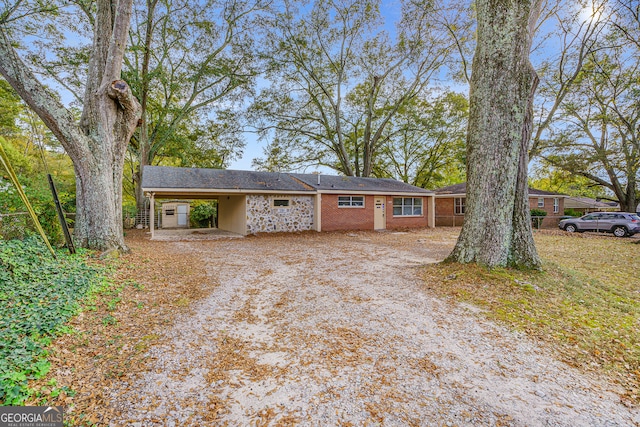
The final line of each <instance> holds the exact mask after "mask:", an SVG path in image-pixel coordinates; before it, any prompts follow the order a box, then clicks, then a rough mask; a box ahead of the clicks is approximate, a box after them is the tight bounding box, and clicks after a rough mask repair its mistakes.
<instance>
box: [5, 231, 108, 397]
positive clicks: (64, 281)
mask: <svg viewBox="0 0 640 427" xmlns="http://www.w3.org/2000/svg"><path fill="white" fill-rule="evenodd" d="M57 255H58V259H57V260H56V259H53V257H52V256H51V254H50V253H49V252H47V250H46V248H45V246H44V245H43V244H42V242H41V241H40V240H39V239H37V238H35V237H34V238H27V239H25V240H23V241H20V240H10V241H2V244H1V245H0V404H4V405H21V404H23V402H24V400H25V399H26V398H27V397H28V396H29V395H30V394H31V393H32V391H31V390H30V389H29V388H28V381H29V380H31V379H38V378H42V377H43V376H44V375H46V373H47V372H48V370H49V362H48V361H47V359H46V356H47V350H46V347H47V346H48V345H49V344H50V343H51V340H52V339H53V338H54V337H55V336H56V335H58V334H61V333H63V332H65V331H68V328H66V327H65V323H66V322H67V321H68V320H69V318H70V317H71V316H73V315H74V314H75V313H77V312H78V310H79V307H80V306H79V301H80V300H81V299H82V298H83V297H85V296H86V295H87V294H88V293H90V292H91V291H92V289H95V288H96V287H97V286H98V285H100V284H102V283H103V281H104V279H103V276H102V273H103V272H102V271H100V270H99V269H97V268H95V267H92V266H89V265H88V264H87V263H86V262H85V261H84V259H83V258H82V256H81V255H74V256H70V255H66V254H65V253H63V252H60V253H58V254H57Z"/></svg>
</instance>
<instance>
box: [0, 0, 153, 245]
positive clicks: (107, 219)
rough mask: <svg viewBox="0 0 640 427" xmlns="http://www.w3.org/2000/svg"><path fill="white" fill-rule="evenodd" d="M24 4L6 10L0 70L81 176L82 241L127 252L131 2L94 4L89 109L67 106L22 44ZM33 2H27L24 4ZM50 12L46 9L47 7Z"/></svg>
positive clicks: (132, 119)
mask: <svg viewBox="0 0 640 427" xmlns="http://www.w3.org/2000/svg"><path fill="white" fill-rule="evenodd" d="M21 3H23V2H16V3H15V4H14V5H9V6H8V7H7V8H6V9H5V10H3V11H2V12H1V13H0V58H1V59H0V73H1V74H2V76H3V77H4V78H5V79H6V80H7V81H8V82H9V84H10V85H11V86H12V87H13V88H14V89H15V91H16V92H17V93H18V95H20V97H21V98H22V99H23V100H24V101H25V102H26V103H27V105H29V107H30V108H31V109H32V110H33V111H35V112H36V113H37V114H38V116H39V117H40V118H41V119H42V121H43V122H44V123H45V124H46V125H47V127H48V128H49V129H50V130H51V132H52V133H53V134H54V135H55V137H56V138H57V139H58V140H59V141H60V143H61V145H62V146H63V147H64V149H65V151H66V152H67V153H68V155H69V157H70V158H71V160H72V161H73V165H74V170H75V175H76V222H75V228H74V234H75V239H76V243H77V244H78V245H80V246H83V247H88V248H94V249H99V250H126V249H127V247H126V245H125V242H124V237H123V230H122V172H123V165H124V158H125V153H126V150H127V144H128V142H129V139H130V138H131V135H132V134H133V132H134V130H135V129H136V126H137V125H138V120H139V119H140V104H139V102H138V101H137V100H136V98H135V97H134V96H133V94H132V92H131V89H130V88H129V85H128V84H127V82H125V81H124V80H122V79H121V76H120V72H121V68H122V61H123V55H124V52H125V46H126V43H127V38H128V34H129V21H130V17H131V9H132V0H121V1H117V2H113V1H106V0H98V1H97V2H96V3H95V6H93V8H92V9H90V10H91V13H93V17H92V18H93V20H94V34H93V46H92V49H91V54H90V58H89V64H88V69H87V77H86V85H85V91H84V97H83V109H82V114H81V116H80V118H79V120H78V118H77V117H76V116H75V115H74V113H73V112H72V111H71V110H69V109H68V108H66V107H65V106H64V105H63V104H62V102H61V101H60V100H59V98H58V97H57V96H56V95H55V94H53V93H52V92H51V91H50V90H49V89H48V88H47V87H46V86H45V85H44V84H43V83H42V82H41V81H40V80H39V79H38V78H37V77H36V75H35V74H34V72H33V71H32V70H31V69H30V68H29V66H28V65H27V63H26V62H25V60H24V59H23V58H21V56H20V55H19V53H18V51H17V50H16V46H18V45H19V41H18V40H14V39H13V36H14V35H15V34H16V32H17V26H19V25H20V19H21V17H23V16H31V15H33V14H38V13H42V11H39V10H27V11H26V12H25V10H24V9H22V7H24V4H21ZM25 4H27V5H28V3H25ZM45 12H47V11H45Z"/></svg>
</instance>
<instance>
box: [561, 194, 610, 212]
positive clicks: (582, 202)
mask: <svg viewBox="0 0 640 427" xmlns="http://www.w3.org/2000/svg"><path fill="white" fill-rule="evenodd" d="M564 207H565V209H573V210H574V211H577V212H580V213H581V214H587V213H589V212H615V211H618V210H620V209H619V205H618V204H617V203H615V204H613V205H612V204H610V203H604V202H601V201H599V200H595V199H590V198H588V197H567V199H566V200H565V201H564Z"/></svg>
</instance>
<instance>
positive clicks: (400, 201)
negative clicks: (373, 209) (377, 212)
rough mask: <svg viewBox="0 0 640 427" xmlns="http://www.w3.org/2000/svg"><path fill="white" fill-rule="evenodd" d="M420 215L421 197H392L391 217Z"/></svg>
mask: <svg viewBox="0 0 640 427" xmlns="http://www.w3.org/2000/svg"><path fill="white" fill-rule="evenodd" d="M420 215H422V197H394V198H393V216H420Z"/></svg>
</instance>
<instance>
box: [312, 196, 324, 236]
mask: <svg viewBox="0 0 640 427" xmlns="http://www.w3.org/2000/svg"><path fill="white" fill-rule="evenodd" d="M321 212H322V194H321V193H317V194H316V200H315V203H314V204H313V224H314V227H313V228H314V229H315V230H316V231H322V213H321Z"/></svg>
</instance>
